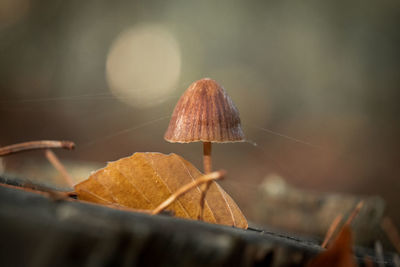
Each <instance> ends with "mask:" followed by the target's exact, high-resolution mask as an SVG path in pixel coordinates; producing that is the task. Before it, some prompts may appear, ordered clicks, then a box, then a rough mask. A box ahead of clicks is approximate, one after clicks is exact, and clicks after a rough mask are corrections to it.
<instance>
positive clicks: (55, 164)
mask: <svg viewBox="0 0 400 267" xmlns="http://www.w3.org/2000/svg"><path fill="white" fill-rule="evenodd" d="M45 155H46V158H47V160H48V161H50V163H51V165H53V167H54V168H55V169H56V170H57V171H58V172H59V173H60V174H61V176H62V177H63V178H64V180H65V181H66V182H67V184H68V185H69V186H70V187H74V181H73V179H72V177H71V176H70V175H69V173H68V172H67V170H66V169H65V167H64V165H63V164H62V163H61V161H60V160H59V159H58V157H57V156H56V154H54V152H53V151H51V150H50V149H46V150H45Z"/></svg>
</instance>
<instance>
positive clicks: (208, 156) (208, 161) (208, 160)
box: [203, 142, 212, 174]
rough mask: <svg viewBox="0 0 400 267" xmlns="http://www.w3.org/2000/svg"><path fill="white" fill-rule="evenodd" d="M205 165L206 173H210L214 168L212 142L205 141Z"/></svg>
mask: <svg viewBox="0 0 400 267" xmlns="http://www.w3.org/2000/svg"><path fill="white" fill-rule="evenodd" d="M203 165H204V173H205V174H207V173H210V172H211V169H212V164H211V142H203Z"/></svg>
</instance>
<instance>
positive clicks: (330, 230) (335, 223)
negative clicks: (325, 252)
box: [321, 214, 343, 248]
mask: <svg viewBox="0 0 400 267" xmlns="http://www.w3.org/2000/svg"><path fill="white" fill-rule="evenodd" d="M342 219H343V215H342V214H339V215H338V216H336V218H335V219H334V220H333V222H332V223H331V225H330V226H329V228H328V231H327V232H326V235H325V238H324V241H323V242H322V245H321V247H322V248H326V247H327V245H328V242H329V241H330V240H331V239H332V236H333V234H334V233H335V232H336V229H337V228H338V226H339V224H340V222H341V221H342Z"/></svg>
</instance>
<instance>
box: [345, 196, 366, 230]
mask: <svg viewBox="0 0 400 267" xmlns="http://www.w3.org/2000/svg"><path fill="white" fill-rule="evenodd" d="M363 206H364V201H362V200H360V201H359V202H358V203H357V206H356V207H355V208H354V210H353V211H352V212H351V214H350V216H349V218H347V221H346V223H345V225H350V224H351V223H352V222H353V220H354V219H355V218H356V217H357V215H358V214H359V213H360V210H361V209H362V207H363Z"/></svg>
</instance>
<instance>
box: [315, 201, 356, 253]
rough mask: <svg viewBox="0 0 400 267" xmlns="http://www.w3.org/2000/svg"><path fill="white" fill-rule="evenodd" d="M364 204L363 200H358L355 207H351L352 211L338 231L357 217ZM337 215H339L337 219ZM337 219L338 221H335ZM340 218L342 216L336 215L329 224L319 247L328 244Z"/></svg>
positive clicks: (324, 246)
mask: <svg viewBox="0 0 400 267" xmlns="http://www.w3.org/2000/svg"><path fill="white" fill-rule="evenodd" d="M363 206H364V201H362V200H360V201H359V202H358V203H357V205H356V207H355V208H354V209H353V211H352V212H351V213H350V215H349V217H348V218H347V220H346V222H345V223H344V225H343V226H342V227H341V229H340V231H338V232H339V233H340V232H341V231H342V230H343V228H345V227H347V226H350V224H351V223H352V222H353V220H354V219H355V218H356V217H357V215H358V214H359V213H360V210H361V209H362V207H363ZM338 217H340V218H339V219H338ZM337 220H338V221H337ZM341 220H342V216H341V215H338V216H337V217H336V218H335V220H334V221H333V222H332V224H331V225H330V226H329V229H328V231H327V233H326V235H325V238H324V242H323V243H322V245H321V247H323V248H326V246H327V245H328V244H329V242H330V241H331V240H332V239H333V237H334V236H336V235H334V233H335V232H336V229H337V227H338V225H339V224H340V221H341Z"/></svg>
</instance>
